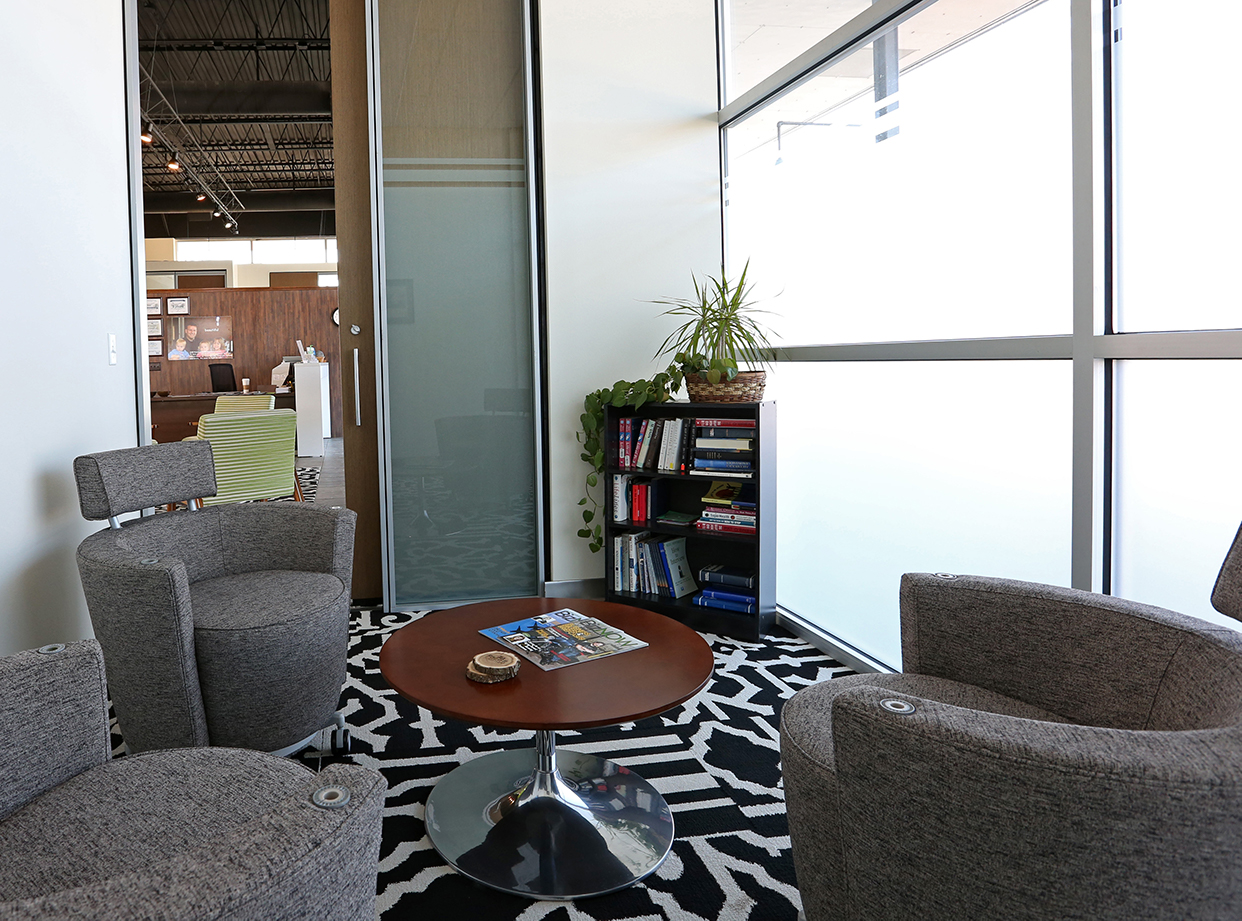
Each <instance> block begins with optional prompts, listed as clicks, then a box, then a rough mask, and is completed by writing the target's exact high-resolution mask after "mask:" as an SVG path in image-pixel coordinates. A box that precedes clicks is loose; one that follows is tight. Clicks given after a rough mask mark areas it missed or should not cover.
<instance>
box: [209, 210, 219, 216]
mask: <svg viewBox="0 0 1242 921" xmlns="http://www.w3.org/2000/svg"><path fill="white" fill-rule="evenodd" d="M211 216H212V217H219V216H220V212H219V211H213V212H211Z"/></svg>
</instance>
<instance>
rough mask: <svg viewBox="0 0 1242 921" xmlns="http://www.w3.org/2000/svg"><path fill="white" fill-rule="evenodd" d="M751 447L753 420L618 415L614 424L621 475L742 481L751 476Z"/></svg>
mask: <svg viewBox="0 0 1242 921" xmlns="http://www.w3.org/2000/svg"><path fill="white" fill-rule="evenodd" d="M754 448H755V420H754V419H730V418H712V417H706V416H698V417H694V418H690V417H687V418H684V419H683V418H676V419H640V418H636V417H632V416H623V417H622V418H620V419H619V420H618V424H617V466H618V467H620V468H621V469H623V470H652V471H654V472H656V473H690V474H695V475H697V476H729V477H738V478H746V477H750V476H753V475H754V469H755V466H754V454H755V451H754Z"/></svg>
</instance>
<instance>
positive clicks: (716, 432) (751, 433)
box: [699, 428, 755, 438]
mask: <svg viewBox="0 0 1242 921" xmlns="http://www.w3.org/2000/svg"><path fill="white" fill-rule="evenodd" d="M699 437H701V438H754V437H755V430H754V429H737V428H728V429H705V428H700V429H699Z"/></svg>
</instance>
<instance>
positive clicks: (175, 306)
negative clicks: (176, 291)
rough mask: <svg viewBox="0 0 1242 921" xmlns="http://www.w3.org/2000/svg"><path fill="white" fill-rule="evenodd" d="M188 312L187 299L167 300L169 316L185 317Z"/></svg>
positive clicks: (174, 298) (171, 298)
mask: <svg viewBox="0 0 1242 921" xmlns="http://www.w3.org/2000/svg"><path fill="white" fill-rule="evenodd" d="M189 312H190V299H189V298H188V297H170V298H169V299H168V313H169V316H182V317H183V316H186V315H187V314H188V313H189Z"/></svg>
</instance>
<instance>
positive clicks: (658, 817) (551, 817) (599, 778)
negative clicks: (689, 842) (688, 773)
mask: <svg viewBox="0 0 1242 921" xmlns="http://www.w3.org/2000/svg"><path fill="white" fill-rule="evenodd" d="M426 823H427V834H428V836H429V837H430V838H431V843H432V844H433V845H434V846H435V849H436V850H437V851H439V852H440V856H442V857H443V858H444V859H445V860H447V861H448V862H449V863H450V864H452V866H453V868H454V869H456V870H457V871H458V872H459V873H462V874H464V875H466V876H468V877H470V878H471V879H474V880H477V881H478V882H480V883H484V884H485V885H488V886H492V887H494V888H496V889H502V890H504V891H505V892H513V893H516V894H518V895H525V896H529V897H530V898H535V899H577V898H583V897H585V896H590V895H601V894H603V893H605V892H612V891H614V890H616V889H624V888H625V887H626V886H629V885H632V884H634V883H636V882H638V881H639V880H640V879H642V878H643V877H644V876H646V875H647V874H648V873H650V872H651V871H653V870H654V869H655V868H656V867H658V866H659V865H660V864H661V863H662V862H663V860H664V858H665V857H666V856H667V855H668V851H669V848H670V847H672V844H673V816H672V813H671V812H669V808H668V804H667V803H666V802H665V801H664V797H663V796H661V795H660V794H659V792H658V791H657V790H656V789H655V787H653V786H652V785H651V784H650V783H648V782H647V781H646V780H644V779H643V778H641V777H639V776H638V775H637V774H634V773H632V772H630V771H629V770H628V769H627V768H624V767H622V766H621V765H619V764H617V763H615V762H613V761H606V760H604V759H603V758H596V757H594V756H593V755H584V754H580V753H578V752H570V751H560V752H558V751H557V750H556V740H555V737H554V735H553V733H551V732H549V731H547V730H539V731H537V732H536V733H535V748H534V750H533V751H532V750H531V749H520V750H517V751H506V752H497V753H495V754H491V755H484V756H482V757H480V758H476V759H475V760H473V761H469V762H467V763H466V764H463V765H462V766H461V767H459V768H457V769H455V770H454V771H452V772H451V773H449V774H448V775H447V776H446V777H444V778H443V779H442V780H441V781H440V782H439V783H437V784H436V786H435V789H433V790H432V791H431V796H429V797H428V799H427V812H426Z"/></svg>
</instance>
